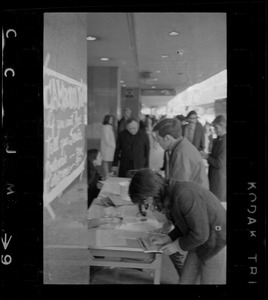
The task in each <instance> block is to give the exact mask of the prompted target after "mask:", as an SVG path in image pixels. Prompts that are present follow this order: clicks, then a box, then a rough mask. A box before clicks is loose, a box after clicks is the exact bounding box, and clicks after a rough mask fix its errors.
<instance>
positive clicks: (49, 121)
mask: <svg viewBox="0 0 268 300" xmlns="http://www.w3.org/2000/svg"><path fill="white" fill-rule="evenodd" d="M86 109H87V85H86V84H85V83H84V82H83V80H82V79H81V81H80V82H79V81H76V80H74V79H72V78H69V77H67V76H65V75H62V74H60V73H58V72H56V71H54V70H51V69H49V68H47V67H46V65H45V66H44V193H43V194H44V195H43V196H44V204H45V205H46V204H49V203H50V202H51V201H52V200H53V199H54V198H55V197H57V196H58V195H60V194H61V193H62V191H63V190H64V189H65V188H66V187H68V185H69V184H70V183H71V182H72V181H73V180H74V179H75V178H76V177H77V176H78V175H79V174H80V173H81V172H82V171H83V169H84V165H85V160H86V153H85V142H84V140H85V124H86V121H87V120H86V119H87V118H86V115H87V114H86Z"/></svg>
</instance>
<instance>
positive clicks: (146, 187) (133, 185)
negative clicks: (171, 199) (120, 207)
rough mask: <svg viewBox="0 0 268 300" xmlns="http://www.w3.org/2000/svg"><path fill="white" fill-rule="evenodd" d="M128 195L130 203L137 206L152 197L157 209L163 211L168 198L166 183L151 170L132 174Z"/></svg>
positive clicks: (141, 170) (142, 170)
mask: <svg viewBox="0 0 268 300" xmlns="http://www.w3.org/2000/svg"><path fill="white" fill-rule="evenodd" d="M128 193H129V196H130V198H131V201H132V202H133V203H134V204H138V205H139V206H141V205H142V204H144V200H145V199H146V198H148V197H152V198H153V199H154V205H155V206H156V207H157V209H158V210H159V211H163V209H164V206H165V204H166V202H167V198H168V192H167V181H166V179H165V178H163V177H162V176H161V175H160V174H158V173H156V172H154V171H153V170H152V169H147V168H146V169H140V170H137V171H136V172H135V173H134V174H133V177H132V179H131V181H130V185H129V190H128Z"/></svg>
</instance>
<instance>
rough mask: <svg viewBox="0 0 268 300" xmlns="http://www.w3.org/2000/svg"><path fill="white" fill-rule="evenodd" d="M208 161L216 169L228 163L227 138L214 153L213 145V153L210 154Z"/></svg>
mask: <svg viewBox="0 0 268 300" xmlns="http://www.w3.org/2000/svg"><path fill="white" fill-rule="evenodd" d="M207 162H208V164H209V165H210V166H213V167H214V168H216V169H220V168H222V167H223V165H224V164H226V143H225V140H224V141H222V142H221V143H220V144H219V146H218V149H217V150H216V151H215V154H213V146H212V155H209V156H208V159H207Z"/></svg>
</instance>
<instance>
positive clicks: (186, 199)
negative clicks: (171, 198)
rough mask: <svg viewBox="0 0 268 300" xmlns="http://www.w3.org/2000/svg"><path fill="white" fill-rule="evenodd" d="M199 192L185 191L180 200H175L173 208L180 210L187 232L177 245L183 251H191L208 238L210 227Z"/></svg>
mask: <svg viewBox="0 0 268 300" xmlns="http://www.w3.org/2000/svg"><path fill="white" fill-rule="evenodd" d="M198 197H200V194H199V193H198V194H197V193H195V192H193V191H189V190H188V191H185V192H184V194H183V199H182V201H177V202H176V204H175V209H179V210H180V211H181V214H182V216H183V217H184V221H185V223H186V227H187V228H188V230H187V233H186V234H185V235H183V236H182V237H181V238H180V240H179V245H180V247H181V249H182V250H184V251H191V250H193V249H195V248H197V247H198V246H200V245H202V244H203V243H205V242H206V241H207V240H208V239H209V234H210V227H209V219H208V215H207V210H206V209H205V208H204V207H203V206H202V204H201V201H200V199H198Z"/></svg>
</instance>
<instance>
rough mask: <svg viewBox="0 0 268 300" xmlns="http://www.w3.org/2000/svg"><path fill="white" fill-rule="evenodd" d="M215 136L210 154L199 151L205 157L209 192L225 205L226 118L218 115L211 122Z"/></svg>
mask: <svg viewBox="0 0 268 300" xmlns="http://www.w3.org/2000/svg"><path fill="white" fill-rule="evenodd" d="M212 125H213V126H214V129H215V132H216V134H217V138H216V139H214V140H213V143H212V150H211V153H210V154H207V153H205V152H201V155H202V156H203V158H204V159H207V162H208V165H209V169H208V177H209V185H210V190H211V192H212V193H213V194H214V195H216V196H217V197H218V199H220V201H221V202H222V203H224V205H226V203H225V202H226V136H227V134H226V118H225V117H224V116H223V115H219V116H217V117H216V118H215V120H214V121H213V122H212Z"/></svg>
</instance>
